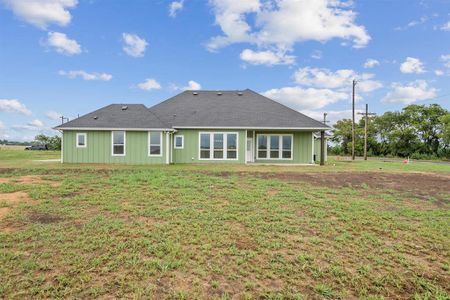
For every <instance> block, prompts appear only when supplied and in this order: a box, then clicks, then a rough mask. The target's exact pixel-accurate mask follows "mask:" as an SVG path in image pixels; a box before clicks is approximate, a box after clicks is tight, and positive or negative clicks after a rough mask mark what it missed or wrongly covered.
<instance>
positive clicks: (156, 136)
mask: <svg viewBox="0 0 450 300" xmlns="http://www.w3.org/2000/svg"><path fill="white" fill-rule="evenodd" d="M161 143H162V132H159V131H150V132H149V133H148V155H149V156H161V155H162V151H161V148H162V147H161Z"/></svg>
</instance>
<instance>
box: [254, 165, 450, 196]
mask: <svg viewBox="0 0 450 300" xmlns="http://www.w3.org/2000/svg"><path fill="white" fill-rule="evenodd" d="M262 177H263V178H275V179H279V180H282V181H286V182H290V183H292V182H300V183H308V184H312V185H314V186H323V187H327V188H344V187H351V188H363V187H368V188H375V189H392V190H397V191H400V192H405V193H408V194H411V195H414V196H416V197H419V198H428V197H430V196H431V197H435V198H436V199H439V200H441V201H443V202H444V203H446V204H450V200H449V197H448V195H450V174H437V173H419V172H415V173H382V172H339V173H293V172H286V173H270V174H264V175H263V176H262Z"/></svg>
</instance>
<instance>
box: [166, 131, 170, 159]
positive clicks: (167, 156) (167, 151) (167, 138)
mask: <svg viewBox="0 0 450 300" xmlns="http://www.w3.org/2000/svg"><path fill="white" fill-rule="evenodd" d="M169 135H170V133H169V131H166V164H169V163H170V157H169V155H170V149H169V148H170V138H169Z"/></svg>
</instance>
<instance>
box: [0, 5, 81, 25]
mask: <svg viewBox="0 0 450 300" xmlns="http://www.w3.org/2000/svg"><path fill="white" fill-rule="evenodd" d="M3 2H4V3H5V5H6V7H7V8H9V9H11V10H12V11H13V13H14V14H15V15H16V16H17V17H19V18H20V19H22V20H24V21H25V22H28V23H30V24H32V25H34V26H36V27H39V28H41V29H45V28H47V26H48V25H49V24H51V23H54V24H57V25H59V26H66V25H67V24H69V23H70V20H71V19H72V16H71V14H70V12H69V9H71V8H75V6H77V4H78V1H77V0H3Z"/></svg>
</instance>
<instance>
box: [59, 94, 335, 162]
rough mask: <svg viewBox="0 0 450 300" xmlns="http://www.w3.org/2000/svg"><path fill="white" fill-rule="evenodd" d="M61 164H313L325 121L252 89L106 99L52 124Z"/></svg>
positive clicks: (324, 127)
mask: <svg viewBox="0 0 450 300" xmlns="http://www.w3.org/2000/svg"><path fill="white" fill-rule="evenodd" d="M55 129H58V130H60V131H61V132H62V151H61V161H62V162H63V163H125V164H169V163H237V164H249V163H263V164H274V163H276V164H313V163H314V154H315V153H317V149H316V150H315V149H314V148H315V147H317V146H315V142H314V133H317V132H321V133H323V132H324V131H325V130H327V129H329V127H328V126H326V125H324V124H323V123H321V122H319V121H316V120H314V119H312V118H310V117H307V116H305V115H304V114H301V113H299V112H298V111H295V110H293V109H291V108H288V107H286V106H284V105H282V104H280V103H278V102H276V101H274V100H271V99H269V98H266V97H264V96H262V95H260V94H258V93H256V92H254V91H251V90H248V89H247V90H244V91H185V92H182V93H181V94H178V95H176V96H174V97H172V98H170V99H168V100H166V101H163V102H161V103H159V104H157V105H155V106H153V107H150V108H147V107H145V106H144V105H142V104H111V105H108V106H106V107H103V108H101V109H99V110H96V111H94V112H91V113H88V114H86V115H84V116H81V117H79V118H77V119H74V120H72V121H70V122H67V123H64V124H62V125H60V126H57V127H55Z"/></svg>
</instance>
